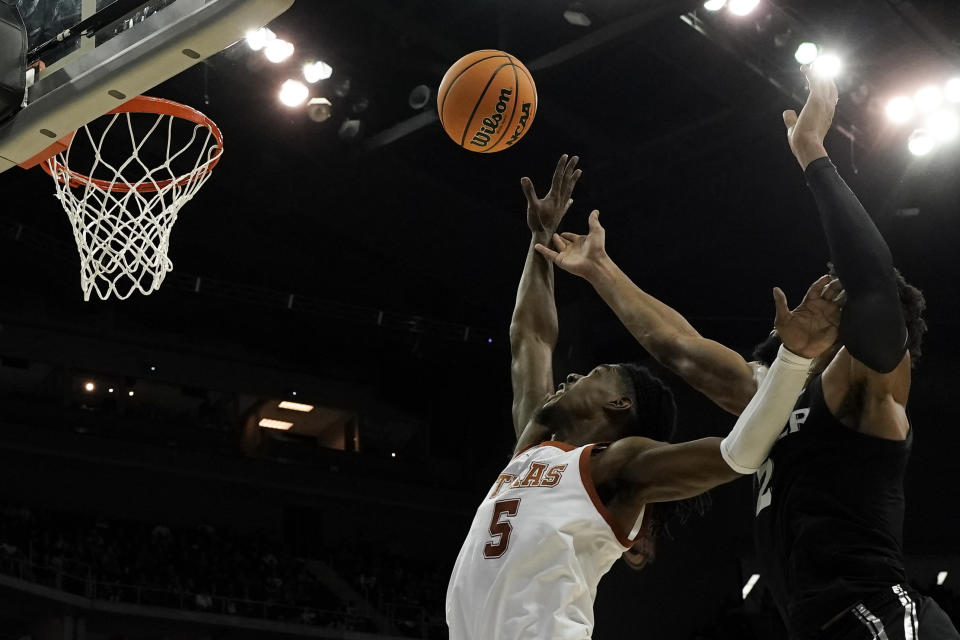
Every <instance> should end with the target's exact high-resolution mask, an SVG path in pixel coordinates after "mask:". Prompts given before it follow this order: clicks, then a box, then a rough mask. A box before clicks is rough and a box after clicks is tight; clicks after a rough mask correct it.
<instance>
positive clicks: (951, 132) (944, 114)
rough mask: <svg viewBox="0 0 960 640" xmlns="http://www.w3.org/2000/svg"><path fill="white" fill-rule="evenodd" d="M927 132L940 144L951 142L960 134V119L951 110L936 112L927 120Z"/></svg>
mask: <svg viewBox="0 0 960 640" xmlns="http://www.w3.org/2000/svg"><path fill="white" fill-rule="evenodd" d="M927 131H929V132H930V135H932V136H933V137H934V138H936V139H937V140H939V141H940V142H950V141H951V140H953V139H955V138H956V137H957V134H958V133H960V117H957V114H956V112H955V111H951V110H950V109H941V110H940V111H935V112H934V113H931V114H930V117H929V118H927Z"/></svg>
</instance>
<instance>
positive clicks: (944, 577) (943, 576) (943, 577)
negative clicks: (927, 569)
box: [937, 571, 947, 586]
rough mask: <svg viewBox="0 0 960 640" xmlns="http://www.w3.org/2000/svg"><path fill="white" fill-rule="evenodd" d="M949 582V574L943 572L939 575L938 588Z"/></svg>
mask: <svg viewBox="0 0 960 640" xmlns="http://www.w3.org/2000/svg"><path fill="white" fill-rule="evenodd" d="M946 581H947V572H946V571H941V572H940V573H938V574H937V586H942V585H943V583H944V582H946Z"/></svg>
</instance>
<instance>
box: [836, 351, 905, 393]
mask: <svg viewBox="0 0 960 640" xmlns="http://www.w3.org/2000/svg"><path fill="white" fill-rule="evenodd" d="M821 380H822V384H823V392H824V395H825V396H827V395H833V396H834V397H838V396H840V397H844V398H846V397H847V396H850V395H856V396H859V397H860V401H861V402H863V401H867V402H869V401H876V400H883V401H886V400H888V399H889V398H890V397H892V398H893V400H894V401H895V402H896V403H897V404H900V405H906V403H907V398H908V396H909V394H910V380H911V361H910V353H909V352H905V353H904V354H903V358H902V359H901V360H900V364H898V365H897V368H896V369H894V370H893V371H890V372H888V373H880V372H878V371H874V370H873V369H871V368H870V367H868V366H866V365H865V364H863V363H862V362H860V361H859V360H857V359H856V358H854V357H853V356H852V355H851V354H850V352H849V351H847V349H846V347H844V348H843V349H841V350H840V352H839V353H838V354H837V355H836V357H835V358H834V359H833V361H832V362H831V363H830V365H829V366H828V367H827V368H826V370H825V371H824V372H823V376H822V378H821Z"/></svg>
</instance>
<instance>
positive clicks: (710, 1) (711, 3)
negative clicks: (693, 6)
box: [703, 0, 727, 11]
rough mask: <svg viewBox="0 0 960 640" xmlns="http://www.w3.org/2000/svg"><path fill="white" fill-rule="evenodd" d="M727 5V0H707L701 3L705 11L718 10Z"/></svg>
mask: <svg viewBox="0 0 960 640" xmlns="http://www.w3.org/2000/svg"><path fill="white" fill-rule="evenodd" d="M725 6H727V0H707V1H706V2H704V3H703V8H704V9H706V10H707V11H720V9H723V8H724V7H725Z"/></svg>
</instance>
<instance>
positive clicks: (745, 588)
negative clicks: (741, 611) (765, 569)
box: [743, 573, 760, 600]
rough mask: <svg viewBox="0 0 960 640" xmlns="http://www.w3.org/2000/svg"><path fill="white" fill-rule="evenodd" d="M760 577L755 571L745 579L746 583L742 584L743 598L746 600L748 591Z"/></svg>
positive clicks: (751, 589)
mask: <svg viewBox="0 0 960 640" xmlns="http://www.w3.org/2000/svg"><path fill="white" fill-rule="evenodd" d="M759 579H760V574H759V573H755V574H753V575H752V576H750V579H749V580H747V584H745V585H743V599H744V600H746V599H747V596H748V595H750V592H751V591H753V587H754V585H756V584H757V580H759Z"/></svg>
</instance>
